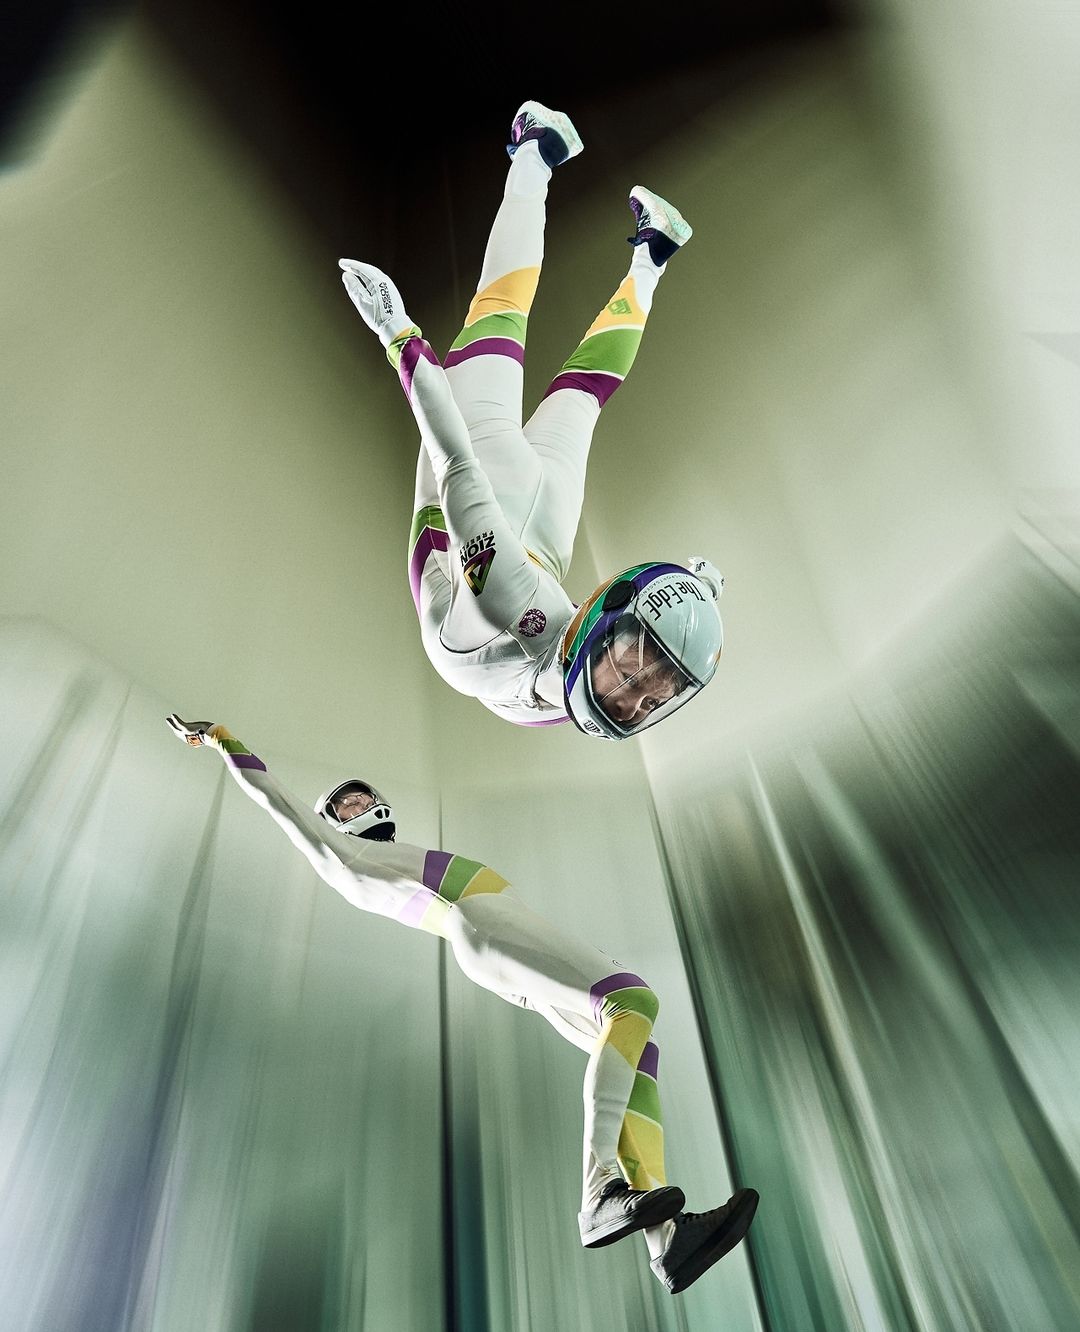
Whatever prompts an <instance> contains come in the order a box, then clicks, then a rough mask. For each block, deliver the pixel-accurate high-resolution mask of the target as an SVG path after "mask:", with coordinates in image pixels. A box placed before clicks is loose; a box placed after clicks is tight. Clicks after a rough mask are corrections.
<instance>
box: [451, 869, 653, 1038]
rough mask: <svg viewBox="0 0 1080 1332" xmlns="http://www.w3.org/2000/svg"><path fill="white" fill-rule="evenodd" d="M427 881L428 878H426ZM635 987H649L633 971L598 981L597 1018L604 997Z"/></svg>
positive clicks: (594, 991)
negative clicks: (616, 991) (615, 991)
mask: <svg viewBox="0 0 1080 1332" xmlns="http://www.w3.org/2000/svg"><path fill="white" fill-rule="evenodd" d="M425 882H426V880H425ZM634 987H637V988H640V989H643V990H647V989H648V988H649V987H648V986H647V985H646V984H645V982H644V981H643V980H642V979H641V977H640V976H635V975H634V973H633V972H632V971H617V972H616V973H615V974H614V976H605V978H604V979H603V980H602V981H597V982H596V984H595V985H594V986H593V987H592V989H591V990H590V991H589V998H590V999H591V1000H592V1008H593V1012H594V1013H595V1014H596V1017H597V1020H599V1018H600V1008H601V1005H602V1004H603V1002H604V999H605V998H606V997H607V996H608V995H609V994H611V993H612V991H614V990H629V989H632V988H634Z"/></svg>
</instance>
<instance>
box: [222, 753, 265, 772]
mask: <svg viewBox="0 0 1080 1332" xmlns="http://www.w3.org/2000/svg"><path fill="white" fill-rule="evenodd" d="M225 760H226V762H228V763H231V764H232V765H233V767H234V768H255V769H256V770H257V771H259V772H265V771H266V764H265V763H264V762H263V761H262V759H260V758H256V757H255V755H254V754H226V755H225Z"/></svg>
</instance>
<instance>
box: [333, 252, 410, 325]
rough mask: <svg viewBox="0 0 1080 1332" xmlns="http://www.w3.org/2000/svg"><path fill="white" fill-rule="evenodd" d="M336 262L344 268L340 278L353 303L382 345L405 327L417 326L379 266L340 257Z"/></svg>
mask: <svg viewBox="0 0 1080 1332" xmlns="http://www.w3.org/2000/svg"><path fill="white" fill-rule="evenodd" d="M338 266H339V267H340V268H342V269H343V270H344V272H343V273H342V274H341V280H342V282H344V283H345V290H346V291H347V292H348V293H349V297H350V299H351V300H352V303H353V305H355V306H356V308H357V309H358V310H359V311H360V313H361V315H362V316H363V319H364V323H365V324H367V326H368V328H370V329H371V331H372V332H373V333H376V334H377V335H378V338H379V341H380V342H381V343H382V345H383V346H384V347H389V345H390V344H391V343H392V342H393V341H394V340H395V339H396V338H398V337H400V336H401V334H402V333H404V332H405V331H406V330H407V329H409V328H415V327H416V325H415V324H413V322H412V320H411V319H410V318H409V316H408V315H407V314H406V313H405V302H404V301H403V300H402V299H401V292H399V291H398V289H397V287H395V286H394V283H393V282H392V281H391V280H390V278H388V277H387V276H386V274H385V273H384V272H383V271H382V269H381V268H376V267H375V265H374V264H362V263H360V261H359V260H357V259H339V260H338Z"/></svg>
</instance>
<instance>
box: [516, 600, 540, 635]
mask: <svg viewBox="0 0 1080 1332" xmlns="http://www.w3.org/2000/svg"><path fill="white" fill-rule="evenodd" d="M546 628H547V616H546V615H545V614H544V612H543V611H542V610H538V609H537V607H536V606H531V607H530V608H529V609H528V610H527V611H526V612H525V614H524V615H523V616H522V617H521V619H520V620H518V633H519V634H521V636H522V638H535V637H536V635H537V634H542V633H543V632H544V630H545V629H546Z"/></svg>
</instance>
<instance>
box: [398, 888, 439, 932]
mask: <svg viewBox="0 0 1080 1332" xmlns="http://www.w3.org/2000/svg"><path fill="white" fill-rule="evenodd" d="M431 901H432V893H431V890H430V889H428V888H420V889H418V891H417V892H415V893H413V895H412V897H410V898H409V900H408V901H407V902H406V903H405V905H404V906H403V907H402V908H401V910H400V911H399V912H398V913H397V918H398V920H400V921H401V923H402V924H403V925H412V926H413V927H415V926H417V925H419V924H420V922H421V921H422V920H423V919H424V912H425V911H426V910H427V909H428V907H429V906H430V905H431Z"/></svg>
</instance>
